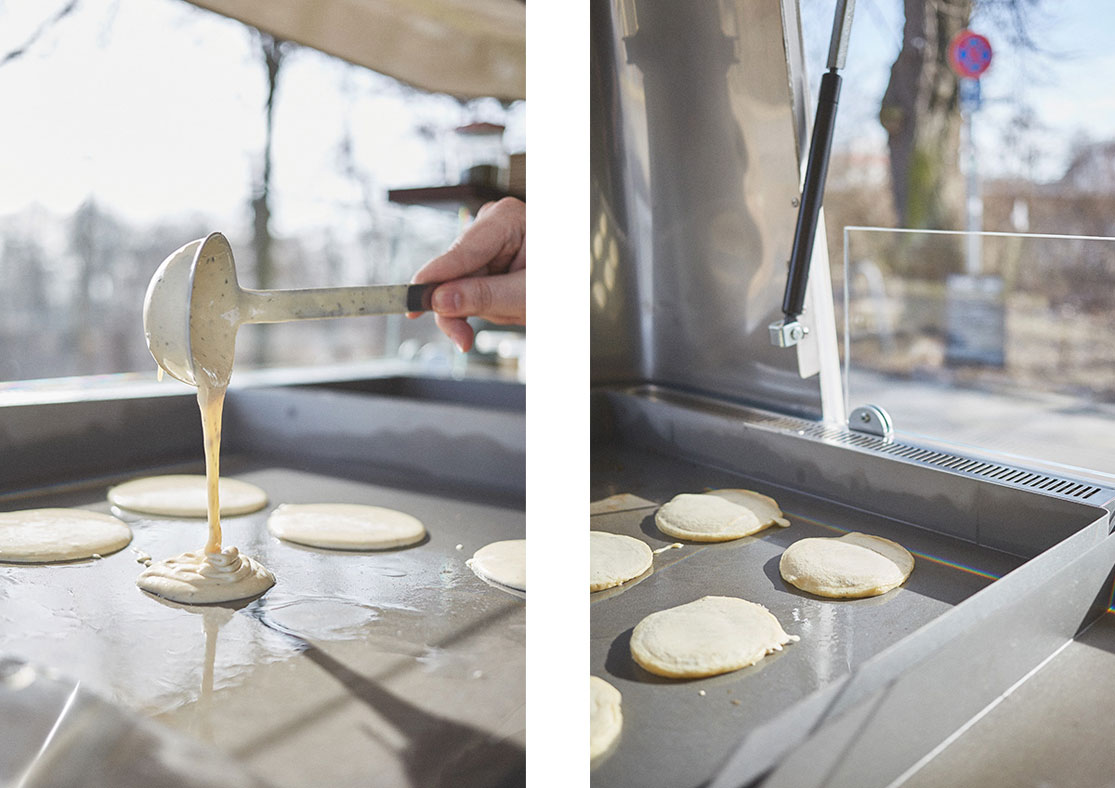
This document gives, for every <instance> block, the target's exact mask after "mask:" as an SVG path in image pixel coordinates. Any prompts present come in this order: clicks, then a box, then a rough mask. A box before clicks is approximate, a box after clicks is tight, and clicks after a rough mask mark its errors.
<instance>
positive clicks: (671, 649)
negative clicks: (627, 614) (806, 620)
mask: <svg viewBox="0 0 1115 788" xmlns="http://www.w3.org/2000/svg"><path fill="white" fill-rule="evenodd" d="M797 639H798V637H797V636H796V635H787V634H786V632H785V631H784V630H783V629H782V625H781V624H779V623H778V619H776V618H775V617H774V616H773V615H771V613H770V611H768V610H767V609H766V608H765V607H763V606H762V605H757V604H755V603H754V602H748V601H747V600H745V599H738V598H736V597H726V596H706V597H701V598H700V599H698V600H697V601H695V602H690V603H688V604H685V605H679V606H678V607H671V608H669V609H667V610H660V611H659V612H657V613H651V614H650V615H649V616H647V617H646V618H644V619H643V620H642V621H640V622H639V623H638V624H637V625H636V626H635V631H634V632H632V633H631V656H632V658H633V659H634V660H635V661H636V662H637V663H638V664H639V665H641V666H642V667H643V668H645V669H646V670H648V671H650V672H651V673H655V674H657V675H659V676H666V677H667V678H675V679H687V678H700V677H702V676H716V675H718V674H720V673H730V672H731V671H733V670H739V669H740V668H745V667H747V666H748V665H754V664H755V663H756V662H758V661H759V660H760V659H762V658H763V657H765V656H766V655H767V654H770V653H771V652H774V651H781V650H782V646H784V645H785V644H787V643H790V642H793V641H796V640H797Z"/></svg>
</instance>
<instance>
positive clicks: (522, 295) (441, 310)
mask: <svg viewBox="0 0 1115 788" xmlns="http://www.w3.org/2000/svg"><path fill="white" fill-rule="evenodd" d="M432 306H433V309H434V312H436V313H437V314H439V315H441V316H443V317H480V318H484V319H485V320H490V321H492V322H494V323H521V324H525V323H526V269H520V270H518V271H513V272H511V273H509V274H496V275H493V276H474V277H466V278H464V279H454V280H453V281H451V282H443V283H442V284H440V285H438V287H437V289H436V290H434V295H433V300H432Z"/></svg>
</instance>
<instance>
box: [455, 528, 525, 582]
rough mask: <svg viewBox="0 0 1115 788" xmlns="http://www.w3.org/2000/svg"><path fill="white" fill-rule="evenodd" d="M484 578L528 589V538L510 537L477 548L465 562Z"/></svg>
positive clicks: (478, 575)
mask: <svg viewBox="0 0 1115 788" xmlns="http://www.w3.org/2000/svg"><path fill="white" fill-rule="evenodd" d="M465 563H466V564H468V566H469V567H470V568H471V569H472V571H473V572H475V573H476V575H477V577H479V578H481V579H482V580H490V581H491V582H493V583H499V584H500V585H504V586H508V587H509V588H514V589H516V590H518V591H526V590H527V540H526V539H508V540H506V541H503V542H492V543H491V544H490V545H485V546H484V547H481V548H480V549H479V550H477V551H476V552H475V553H474V554H473V556H472V558H470V559H469V560H468V561H466V562H465Z"/></svg>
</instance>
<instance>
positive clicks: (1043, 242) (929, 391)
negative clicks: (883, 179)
mask: <svg viewBox="0 0 1115 788" xmlns="http://www.w3.org/2000/svg"><path fill="white" fill-rule="evenodd" d="M843 269H844V270H843V282H844V287H843V298H842V299H841V298H839V297H838V299H837V304H836V307H837V325H838V327H839V329H840V330H841V332H842V337H841V340H842V341H841V353H842V359H841V361H842V371H843V377H844V387H845V389H844V395H845V403H846V407H847V409H848V411H849V413H850V412H851V411H853V410H854V409H855V408H857V407H860V406H865V405H874V406H877V407H881V408H882V409H883V410H885V411H886V412H887V413H888V414H889V415H890V417H891V420H892V422H893V425H894V431H895V432H894V434H895V438H896V439H897V440H903V441H907V442H911V443H916V444H921V445H931V446H935V447H939V448H948V449H951V450H952V451H956V452H960V453H962V454H966V455H977V456H984V457H989V458H998V459H1000V460H1005V461H1008V462H1011V463H1013V464H1020V465H1026V466H1031V467H1045V468H1049V469H1056V470H1058V471H1059V472H1061V473H1064V474H1067V475H1071V476H1077V477H1080V476H1086V477H1089V478H1093V479H1097V480H1102V481H1105V482H1109V483H1110V482H1112V481H1115V238H1106V237H1095V236H1069V235H1035V234H1019V233H990V232H988V233H967V232H953V231H929V230H901V229H897V230H896V229H890V228H877V227H847V228H845V230H844V259H843Z"/></svg>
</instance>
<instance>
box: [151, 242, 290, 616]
mask: <svg viewBox="0 0 1115 788" xmlns="http://www.w3.org/2000/svg"><path fill="white" fill-rule="evenodd" d="M218 238H219V240H216V239H218ZM210 242H213V243H210ZM222 242H223V243H222ZM190 247H194V249H196V251H194V252H192V253H191V257H193V266H192V268H193V275H192V276H191V277H190V278H189V279H190V281H191V283H192V287H190V289H189V292H188V293H187V294H186V296H187V299H188V300H187V307H186V309H187V316H188V326H189V328H188V340H189V341H188V345H187V353H188V359H187V361H188V363H187V365H186V366H185V367H181V366H179V367H177V368H175V369H172V368H170V367H167V366H166V365H165V364H163V360H162V359H160V356H159V355H158V354H156V353H155V348H154V347H152V341H155V342H156V343H157V342H158V341H159V338H160V337H166V336H167V335H168V332H167V331H166V330H162V331H161V332H160V330H159V326H158V325H157V321H158V320H160V319H162V320H165V319H168V318H169V319H174V318H175V317H177V318H181V317H182V316H183V315H182V312H181V311H180V310H172V314H170V315H166V314H165V311H166V310H160V309H158V308H157V305H156V308H155V309H154V310H152V308H151V307H152V301H153V299H152V294H153V292H155V291H157V288H158V287H159V286H160V285H162V284H164V283H165V282H166V279H165V275H166V269H167V268H168V263H169V262H170V260H171V259H173V258H174V257H175V256H176V255H181V254H182V253H183V252H184V251H185V250H188V249H190ZM222 254H227V263H226V262H225V261H218V257H219V256H221V255H222ZM226 265H227V269H231V266H232V252H231V250H230V249H229V248H228V244H227V242H224V239H223V236H216V237H215V236H210V237H209V238H207V239H205V241H204V242H201V241H194V242H193V243H192V244H187V245H186V246H184V247H182V249H180V250H179V251H178V252H175V254H174V255H171V257H170V258H167V262H164V263H163V266H162V267H160V269H159V271H158V272H157V273H156V275H155V278H154V279H152V281H151V286H150V287H149V288H148V291H147V299H146V301H145V303H144V323H145V326H146V327H147V329H148V331H147V337H148V346H149V347H151V349H152V354H153V355H155V357H156V360H157V361H159V363H160V365H163V367H164V368H165V369H166V370H167V372H170V374H172V375H174V376H175V377H177V378H179V379H180V380H181V379H183V377H184V375H183V373H185V376H187V377H189V378H190V380H188V381H185V382H192V383H193V384H194V385H196V386H197V401H198V406H199V407H200V409H201V427H202V434H203V436H204V441H205V477H206V483H207V503H208V512H207V514H208V523H209V538H208V540H207V541H206V543H205V547H204V548H203V549H202V550H199V551H194V552H188V553H184V554H182V555H180V556H177V557H175V558H169V559H167V560H165V561H158V562H156V563H153V564H151V566H149V567H148V568H147V569H145V570H144V571H143V572H142V573H141V574H140V576H139V578H138V579H137V580H136V584H137V585H138V586H139V587H140V588H142V589H143V590H145V591H149V592H151V593H153V594H158V595H159V596H163V597H166V598H167V599H170V600H172V601H175V602H182V603H186V604H190V603H215V602H228V601H232V600H234V599H245V598H248V597H253V596H258V595H259V594H262V593H263V592H264V591H266V590H267V589H269V588H270V587H271V586H273V585H274V584H275V576H274V575H273V574H271V572H270V571H269V570H268V569H267V568H266V567H264V566H262V565H261V564H260V563H259V562H258V561H256V560H255V559H253V558H251V557H249V556H245V555H241V554H240V552H239V550H237V549H236V548H235V547H228V548H225V549H222V546H221V514H220V494H219V490H218V481H219V479H220V454H221V416H222V413H223V410H224V400H225V392H226V391H227V390H228V383H229V379H230V378H231V377H232V359H233V355H234V351H235V348H236V330H237V328H238V326H239V314H238V308H237V304H236V298H235V294H234V291H230V290H229V289H228V288H227V287H225V285H227V284H228V279H227V278H226V276H227V269H226V268H225V266H226ZM161 275H162V276H161ZM160 312H163V314H160ZM153 325H154V327H155V331H154V332H153V331H152V330H151V329H152V327H153ZM163 341H167V340H165V339H164V340H163Z"/></svg>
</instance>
